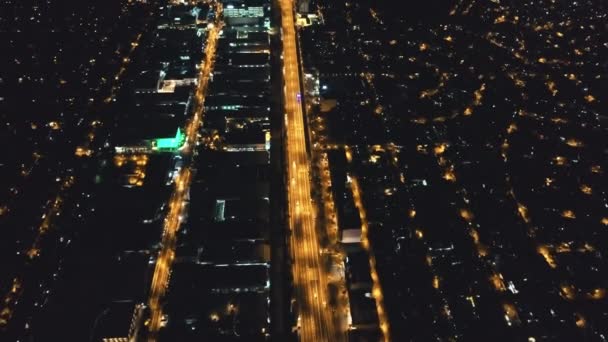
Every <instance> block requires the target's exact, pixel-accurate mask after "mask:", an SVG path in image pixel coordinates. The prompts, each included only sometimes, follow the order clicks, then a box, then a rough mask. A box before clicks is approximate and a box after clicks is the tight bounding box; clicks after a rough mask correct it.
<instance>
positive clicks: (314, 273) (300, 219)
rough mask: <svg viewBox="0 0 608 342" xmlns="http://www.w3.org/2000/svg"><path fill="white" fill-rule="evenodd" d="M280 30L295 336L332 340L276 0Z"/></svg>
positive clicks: (291, 37) (290, 25)
mask: <svg viewBox="0 0 608 342" xmlns="http://www.w3.org/2000/svg"><path fill="white" fill-rule="evenodd" d="M280 7H281V17H282V31H283V66H284V70H283V74H284V75H283V76H284V80H285V111H286V130H287V144H286V145H287V148H286V160H287V163H288V164H287V165H288V170H287V175H288V179H289V184H288V194H287V196H288V206H289V226H290V229H291V230H292V233H291V241H290V242H291V257H292V260H293V270H292V271H293V281H294V287H295V295H296V301H297V303H298V308H299V317H298V326H299V327H300V329H299V335H300V340H301V341H310V342H321V341H335V340H336V336H339V334H338V333H337V331H336V329H335V326H334V322H333V319H332V315H331V310H329V308H328V307H327V275H326V273H325V271H324V269H323V267H322V264H321V262H320V253H319V252H320V246H319V241H318V238H317V232H316V230H315V229H316V227H315V217H316V215H315V212H314V208H313V205H312V203H311V202H312V198H311V192H310V190H311V184H310V183H311V182H310V178H309V174H310V161H309V157H308V154H307V152H306V138H305V134H306V133H305V126H304V115H303V112H302V106H301V103H300V94H301V93H302V92H301V89H300V75H299V73H298V71H299V64H298V54H297V49H296V32H295V25H294V15H293V3H292V1H291V0H280Z"/></svg>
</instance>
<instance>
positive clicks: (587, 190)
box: [580, 184, 593, 195]
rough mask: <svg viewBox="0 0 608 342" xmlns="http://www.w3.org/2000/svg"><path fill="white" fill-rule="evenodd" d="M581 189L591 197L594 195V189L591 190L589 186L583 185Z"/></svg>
mask: <svg viewBox="0 0 608 342" xmlns="http://www.w3.org/2000/svg"><path fill="white" fill-rule="evenodd" d="M580 189H581V192H582V193H584V194H585V195H591V194H592V193H593V189H591V187H590V186H589V185H587V184H583V185H581V187H580Z"/></svg>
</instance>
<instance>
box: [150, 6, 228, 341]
mask: <svg viewBox="0 0 608 342" xmlns="http://www.w3.org/2000/svg"><path fill="white" fill-rule="evenodd" d="M215 6H216V13H217V14H218V15H217V16H216V18H220V17H221V15H220V14H221V5H220V4H219V3H215ZM221 25H222V24H221V22H219V21H216V23H215V25H214V27H213V28H211V29H210V30H209V36H208V38H207V45H206V46H207V48H206V51H205V61H204V64H203V68H201V73H200V76H199V82H198V87H197V90H196V94H195V97H196V108H195V110H194V115H193V117H192V120H190V122H189V123H188V125H187V127H186V129H185V133H186V143H185V145H184V148H182V149H181V153H182V155H183V156H184V157H185V158H184V160H186V161H189V162H190V163H191V160H192V152H193V150H194V147H195V146H196V139H197V133H198V130H199V128H200V126H201V124H202V116H203V106H204V102H205V94H206V92H207V87H208V85H209V77H210V73H211V72H212V70H213V62H214V59H215V52H216V51H215V49H216V46H217V39H218V36H219V32H220V30H221V27H222V26H221ZM191 181H192V169H191V164H190V165H187V166H186V167H185V168H184V169H183V170H182V171H181V172H180V173H179V174H178V175H177V177H176V180H175V188H174V190H173V194H172V195H171V200H170V202H169V211H168V213H167V216H166V217H165V222H164V229H163V235H162V239H161V241H162V243H161V250H160V252H159V254H158V257H157V259H156V265H155V267H154V275H153V276H152V284H151V286H150V295H149V298H148V307H149V308H150V320H149V321H148V322H147V325H148V342H155V341H157V339H158V332H159V330H160V328H161V321H162V316H163V312H162V307H163V305H162V301H163V298H164V296H165V293H166V290H167V287H168V286H169V278H170V275H171V265H172V264H173V258H174V257H175V246H176V241H177V234H176V233H177V231H178V230H179V228H180V226H181V222H182V220H183V217H185V213H184V211H185V210H184V209H185V203H186V201H187V198H188V193H189V189H190V184H191Z"/></svg>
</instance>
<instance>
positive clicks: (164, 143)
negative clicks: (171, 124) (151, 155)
mask: <svg viewBox="0 0 608 342" xmlns="http://www.w3.org/2000/svg"><path fill="white" fill-rule="evenodd" d="M184 140H186V136H185V135H184V133H182V130H181V129H180V128H179V127H178V128H177V133H175V137H173V138H158V139H154V141H155V142H156V144H155V146H156V148H162V149H170V148H180V147H181V146H182V145H183V143H184Z"/></svg>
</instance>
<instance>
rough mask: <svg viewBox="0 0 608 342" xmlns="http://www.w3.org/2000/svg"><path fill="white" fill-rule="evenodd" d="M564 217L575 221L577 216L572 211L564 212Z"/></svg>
mask: <svg viewBox="0 0 608 342" xmlns="http://www.w3.org/2000/svg"><path fill="white" fill-rule="evenodd" d="M562 217H563V218H567V219H575V218H576V215H575V214H574V212H573V211H572V210H564V211H562Z"/></svg>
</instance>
